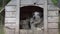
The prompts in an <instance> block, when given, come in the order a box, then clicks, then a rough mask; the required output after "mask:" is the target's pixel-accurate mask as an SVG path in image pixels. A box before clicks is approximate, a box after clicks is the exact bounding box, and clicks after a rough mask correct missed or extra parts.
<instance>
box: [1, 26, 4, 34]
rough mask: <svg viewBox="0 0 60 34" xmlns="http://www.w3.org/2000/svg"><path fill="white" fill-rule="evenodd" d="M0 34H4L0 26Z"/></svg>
mask: <svg viewBox="0 0 60 34" xmlns="http://www.w3.org/2000/svg"><path fill="white" fill-rule="evenodd" d="M0 34H4V28H3V26H2V25H1V26H0Z"/></svg>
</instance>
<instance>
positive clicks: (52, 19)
mask: <svg viewBox="0 0 60 34" xmlns="http://www.w3.org/2000/svg"><path fill="white" fill-rule="evenodd" d="M58 21H59V17H58V16H57V17H48V22H58Z"/></svg>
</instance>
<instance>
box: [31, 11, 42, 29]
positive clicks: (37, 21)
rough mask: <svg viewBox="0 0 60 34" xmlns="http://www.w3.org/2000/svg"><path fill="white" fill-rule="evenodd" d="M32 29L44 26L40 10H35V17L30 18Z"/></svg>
mask: <svg viewBox="0 0 60 34" xmlns="http://www.w3.org/2000/svg"><path fill="white" fill-rule="evenodd" d="M30 25H31V29H39V30H41V29H42V28H43V18H41V17H40V13H39V12H37V11H36V12H34V15H33V17H32V18H31V19H30Z"/></svg>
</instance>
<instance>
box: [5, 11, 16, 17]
mask: <svg viewBox="0 0 60 34" xmlns="http://www.w3.org/2000/svg"><path fill="white" fill-rule="evenodd" d="M5 17H6V18H12V17H16V12H5Z"/></svg>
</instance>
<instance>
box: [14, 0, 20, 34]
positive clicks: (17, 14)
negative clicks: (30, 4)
mask: <svg viewBox="0 0 60 34" xmlns="http://www.w3.org/2000/svg"><path fill="white" fill-rule="evenodd" d="M16 1H17V4H16V31H15V34H19V18H20V17H19V14H20V0H16Z"/></svg>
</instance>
